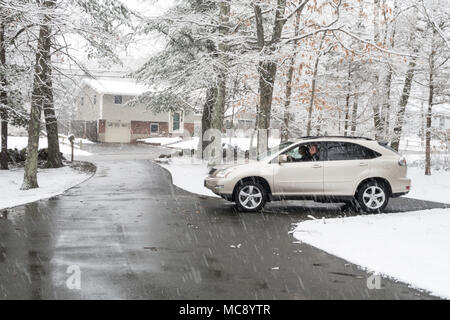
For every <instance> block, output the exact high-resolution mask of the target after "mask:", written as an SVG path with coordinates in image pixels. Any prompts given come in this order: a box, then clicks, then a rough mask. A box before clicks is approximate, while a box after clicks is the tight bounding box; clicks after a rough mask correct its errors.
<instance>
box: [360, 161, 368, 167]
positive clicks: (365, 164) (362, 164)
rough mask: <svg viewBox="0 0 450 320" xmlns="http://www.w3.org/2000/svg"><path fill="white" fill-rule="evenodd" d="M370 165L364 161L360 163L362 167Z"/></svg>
mask: <svg viewBox="0 0 450 320" xmlns="http://www.w3.org/2000/svg"><path fill="white" fill-rule="evenodd" d="M368 165H369V164H368V163H364V162H361V163H360V164H359V166H360V167H367V166H368Z"/></svg>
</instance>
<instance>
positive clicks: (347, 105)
mask: <svg viewBox="0 0 450 320" xmlns="http://www.w3.org/2000/svg"><path fill="white" fill-rule="evenodd" d="M351 77H352V64H351V62H349V63H348V78H347V96H346V97H345V119H344V136H345V137H346V136H347V135H348V121H349V119H350V90H351Z"/></svg>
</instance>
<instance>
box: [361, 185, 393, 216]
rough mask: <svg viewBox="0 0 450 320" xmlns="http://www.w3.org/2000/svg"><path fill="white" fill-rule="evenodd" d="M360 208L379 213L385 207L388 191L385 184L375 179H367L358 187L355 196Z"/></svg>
mask: <svg viewBox="0 0 450 320" xmlns="http://www.w3.org/2000/svg"><path fill="white" fill-rule="evenodd" d="M356 200H357V201H358V204H359V206H360V207H361V209H362V210H363V211H365V212H367V213H380V212H383V210H384V209H385V208H386V206H387V204H388V201H389V193H388V190H387V188H386V186H385V185H384V184H382V183H379V182H377V181H369V182H366V183H365V184H364V185H362V186H361V188H359V191H358V194H357V196H356Z"/></svg>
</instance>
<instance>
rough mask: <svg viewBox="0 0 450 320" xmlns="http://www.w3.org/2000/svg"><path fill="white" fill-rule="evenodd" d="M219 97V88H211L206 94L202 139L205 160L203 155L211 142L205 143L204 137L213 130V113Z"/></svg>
mask: <svg viewBox="0 0 450 320" xmlns="http://www.w3.org/2000/svg"><path fill="white" fill-rule="evenodd" d="M216 97H217V87H211V88H209V89H208V90H207V92H206V101H205V104H204V105H203V113H202V136H201V137H200V143H199V144H200V146H201V150H200V151H201V153H200V154H201V157H202V159H203V153H204V151H205V149H206V147H207V146H208V144H209V143H210V142H209V141H204V140H203V137H204V136H205V132H206V131H207V130H208V129H211V113H212V110H213V108H214V105H215V104H216Z"/></svg>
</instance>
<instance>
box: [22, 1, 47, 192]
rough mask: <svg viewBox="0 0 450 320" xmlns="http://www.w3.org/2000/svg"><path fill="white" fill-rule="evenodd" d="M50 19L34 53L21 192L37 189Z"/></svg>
mask: <svg viewBox="0 0 450 320" xmlns="http://www.w3.org/2000/svg"><path fill="white" fill-rule="evenodd" d="M54 4H55V2H54V0H49V1H46V2H44V6H45V7H46V9H53V7H54ZM49 22H50V17H49V16H48V15H45V17H44V22H43V24H42V25H41V27H40V30H39V40H38V46H37V52H36V65H35V69H34V81H33V92H32V95H31V110H30V122H29V124H28V147H27V159H26V161H25V173H24V178H23V183H22V188H21V189H22V190H28V189H34V188H39V185H38V182H37V167H38V151H39V133H40V130H41V113H42V107H43V104H44V100H45V98H44V95H45V92H44V91H45V90H44V88H45V86H46V83H47V82H46V80H47V79H48V77H49V71H50V70H49V65H48V64H47V59H46V57H47V52H48V50H47V49H46V48H48V45H49V43H50V37H51V35H50V27H49V25H48V23H49Z"/></svg>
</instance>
